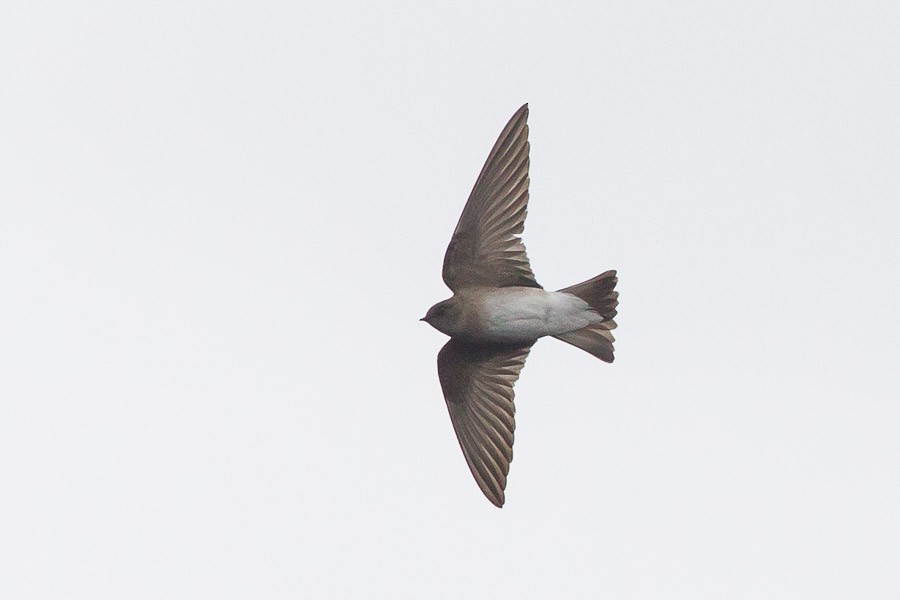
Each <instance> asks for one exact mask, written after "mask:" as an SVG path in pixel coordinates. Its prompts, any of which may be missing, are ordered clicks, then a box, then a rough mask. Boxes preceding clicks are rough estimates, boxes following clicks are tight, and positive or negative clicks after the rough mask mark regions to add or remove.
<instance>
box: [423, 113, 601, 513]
mask: <svg viewBox="0 0 900 600" xmlns="http://www.w3.org/2000/svg"><path fill="white" fill-rule="evenodd" d="M528 150H529V144H528V105H527V104H525V105H524V106H522V107H521V108H520V109H519V110H518V111H516V114H514V115H513V116H512V118H511V119H510V120H509V123H507V124H506V127H505V128H504V129H503V132H502V133H501V134H500V137H499V138H497V142H496V143H495V144H494V148H493V149H492V150H491V153H490V154H489V155H488V157H487V160H486V161H485V163H484V167H482V169H481V173H480V174H479V175H478V179H477V181H476V182H475V187H473V188H472V193H471V194H470V195H469V199H468V201H467V202H466V206H465V208H463V212H462V215H461V216H460V218H459V223H457V225H456V230H455V231H454V232H453V237H452V238H451V240H450V245H449V246H448V247H447V253H446V254H445V255H444V270H443V278H444V283H446V284H447V287H449V288H450V289H451V290H452V291H453V297H451V298H449V299H447V300H443V301H441V302H438V303H437V304H435V305H434V306H432V307H431V308H429V309H428V313H427V314H426V315H425V317H423V318H422V320H423V321H425V322H427V323H428V324H429V325H431V326H432V327H434V328H435V329H437V330H438V331H440V332H442V333H445V334H447V335H449V336H450V341H448V342H447V343H446V344H445V345H444V347H443V348H441V351H440V352H439V353H438V360H437V363H438V365H437V366H438V378H439V379H440V382H441V389H442V390H443V392H444V399H445V400H446V402H447V408H448V409H449V410H450V420H451V421H452V422H453V429H454V430H455V431H456V438H457V440H459V445H460V447H461V448H462V451H463V455H464V456H465V458H466V462H467V463H468V465H469V470H471V471H472V475H473V476H474V477H475V481H476V482H477V483H478V487H480V488H481V491H482V492H484V495H485V496H487V499H488V500H490V501H491V502H492V503H493V504H494V505H495V506H498V507H502V506H503V503H504V502H505V500H506V498H505V490H506V477H507V475H508V474H509V463H510V461H512V446H513V436H514V432H515V428H516V421H515V405H514V404H513V398H514V394H513V385H514V384H515V382H516V380H517V379H518V378H519V372H520V371H521V370H522V367H523V366H524V364H525V359H526V358H527V357H528V352H529V351H530V350H531V346H532V345H534V343H535V342H536V341H537V339H538V338H541V337H544V336H548V335H549V336H553V337H555V338H557V339H560V340H562V341H564V342H568V343H569V344H572V345H573V346H576V347H577V348H581V349H582V350H584V351H586V352H589V353H590V354H593V355H594V356H596V357H597V358H599V359H600V360H602V361H605V362H612V361H613V341H614V338H613V336H612V333H611V332H610V330H612V329H615V327H616V322H615V321H614V320H613V318H614V317H615V316H616V306H618V296H619V293H618V292H616V291H615V287H616V282H617V281H618V280H617V279H616V272H615V271H606V272H605V273H601V274H600V275H597V276H596V277H593V278H592V279H588V280H587V281H584V282H582V283H579V284H576V285H573V286H570V287H567V288H564V289H561V290H559V291H556V292H548V291H546V290H544V289H543V288H542V287H541V286H540V285H539V284H538V282H537V281H536V280H535V278H534V273H532V272H531V265H530V264H529V262H528V256H527V255H526V254H525V246H524V245H523V244H522V240H521V239H520V237H519V235H520V234H521V233H522V231H523V230H524V226H525V213H526V210H527V207H528V166H529V158H528Z"/></svg>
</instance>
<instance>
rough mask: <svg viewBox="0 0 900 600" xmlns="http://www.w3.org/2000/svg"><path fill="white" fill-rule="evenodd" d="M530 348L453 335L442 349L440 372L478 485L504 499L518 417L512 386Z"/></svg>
mask: <svg viewBox="0 0 900 600" xmlns="http://www.w3.org/2000/svg"><path fill="white" fill-rule="evenodd" d="M530 350H531V344H527V345H520V346H483V345H475V344H467V343H464V342H460V341H458V340H452V339H451V340H450V341H449V342H447V343H446V344H445V345H444V347H443V348H442V349H441V351H440V353H439V354H438V376H439V378H440V381H441V388H442V389H443V391H444V398H445V400H446V401H447V408H448V410H449V412H450V420H451V422H452V423H453V429H454V431H455V432H456V439H457V440H458V441H459V446H460V448H462V451H463V456H465V459H466V463H467V464H468V465H469V470H470V471H471V472H472V476H473V477H474V478H475V481H476V483H477V484H478V487H479V488H481V491H482V492H483V493H484V495H485V496H486V497H487V498H488V500H490V501H491V502H492V503H493V504H495V505H496V506H503V503H504V501H505V489H506V478H507V475H508V474H509V464H510V462H511V461H512V446H513V441H514V439H515V429H516V419H515V412H516V408H515V404H514V403H513V400H514V393H513V385H514V384H515V382H516V380H517V379H518V378H519V373H520V372H521V371H522V367H523V366H524V364H525V359H526V358H527V357H528V352H529V351H530Z"/></svg>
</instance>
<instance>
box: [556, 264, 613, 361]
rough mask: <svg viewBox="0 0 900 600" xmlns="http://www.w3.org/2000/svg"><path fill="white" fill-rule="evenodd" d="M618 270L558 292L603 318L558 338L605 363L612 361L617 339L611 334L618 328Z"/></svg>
mask: <svg viewBox="0 0 900 600" xmlns="http://www.w3.org/2000/svg"><path fill="white" fill-rule="evenodd" d="M618 281H619V280H618V278H617V277H616V272H615V271H607V272H606V273H601V274H600V275H597V276H596V277H593V278H591V279H588V280H587V281H584V282H582V283H579V284H576V285H573V286H570V287H567V288H564V289H562V290H559V291H561V292H566V293H569V294H572V295H574V296H578V297H579V298H581V299H582V300H584V301H585V302H587V303H588V304H589V305H590V307H591V308H593V309H594V310H595V311H597V313H598V314H599V315H600V316H601V317H603V322H601V323H597V324H596V325H589V326H588V327H584V328H582V329H577V330H575V331H570V332H568V333H564V334H562V335H558V336H556V338H557V339H560V340H562V341H564V342H567V343H569V344H572V345H573V346H575V347H576V348H581V349H582V350H584V351H585V352H588V353H589V354H593V355H594V356H596V357H597V358H599V359H600V360H602V361H605V362H612V361H613V358H614V356H613V350H614V349H613V342H614V341H615V338H614V337H613V335H612V333H611V332H610V330H611V329H615V328H616V322H615V321H614V320H613V319H614V318H615V316H616V314H617V311H616V307H617V306H618V305H619V292H617V291H616V290H615V287H616V283H617V282H618Z"/></svg>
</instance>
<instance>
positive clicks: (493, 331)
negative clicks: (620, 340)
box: [426, 286, 603, 344]
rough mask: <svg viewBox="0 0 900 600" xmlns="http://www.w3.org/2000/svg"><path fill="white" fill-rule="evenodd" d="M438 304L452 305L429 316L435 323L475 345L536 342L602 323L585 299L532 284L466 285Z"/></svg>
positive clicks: (451, 335) (601, 318)
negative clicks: (499, 286)
mask: <svg viewBox="0 0 900 600" xmlns="http://www.w3.org/2000/svg"><path fill="white" fill-rule="evenodd" d="M437 306H442V307H443V306H446V307H447V309H446V310H444V311H440V310H439V311H438V312H440V314H439V315H434V316H433V318H431V319H430V320H429V323H430V324H431V326H432V327H434V328H435V329H437V330H438V331H440V332H442V333H446V334H447V335H449V336H450V337H452V338H455V339H460V340H463V341H466V342H471V343H476V344H515V343H525V342H534V341H535V340H537V339H538V338H542V337H544V336H548V335H560V334H564V333H568V332H570V331H575V330H577V329H583V328H584V327H588V326H589V325H597V324H599V323H602V322H603V317H602V316H600V315H599V314H597V312H596V311H594V310H593V309H592V308H591V306H590V305H589V304H588V303H587V302H585V301H584V300H582V299H581V298H579V297H577V296H575V295H573V294H569V293H566V292H548V291H546V290H543V289H541V288H533V287H502V288H489V287H481V286H478V287H470V288H463V289H461V290H459V291H458V292H457V293H456V294H454V295H453V297H452V298H450V299H448V300H445V301H444V302H443V303H438V305H437ZM428 318H429V317H428V316H427V315H426V319H428Z"/></svg>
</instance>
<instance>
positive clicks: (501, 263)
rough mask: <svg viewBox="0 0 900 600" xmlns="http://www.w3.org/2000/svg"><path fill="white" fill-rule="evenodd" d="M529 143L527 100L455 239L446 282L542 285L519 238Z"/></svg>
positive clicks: (488, 164)
mask: <svg viewBox="0 0 900 600" xmlns="http://www.w3.org/2000/svg"><path fill="white" fill-rule="evenodd" d="M529 148H530V146H529V144H528V105H527V104H526V105H524V106H522V107H521V108H520V109H519V110H518V111H517V112H516V114H514V115H513V117H512V118H511V119H510V120H509V123H507V124H506V127H505V128H504V129H503V131H502V132H501V133H500V137H499V138H497V142H496V143H495V144H494V148H493V149H492V150H491V153H490V154H489V155H488V158H487V160H486V161H485V163H484V167H482V169H481V173H480V174H479V175H478V179H477V180H476V182H475V186H474V187H473V188H472V193H471V194H469V199H468V201H467V202H466V206H465V208H463V212H462V215H460V217H459V222H458V223H457V225H456V229H455V230H454V232H453V237H452V238H451V239H450V245H449V246H448V247H447V252H446V254H445V255H444V282H445V283H446V284H447V286H448V287H449V288H450V289H451V290H453V291H456V290H457V289H459V288H462V287H466V286H471V285H485V286H491V287H507V286H525V287H537V288H539V287H541V286H540V285H538V283H537V281H536V280H535V278H534V273H533V272H532V271H531V264H530V263H529V261H528V255H527V254H526V252H525V245H524V244H523V243H522V240H521V238H520V237H519V235H520V234H521V233H522V231H524V229H525V216H526V214H527V212H528V184H529V179H528V166H529V157H528V153H529Z"/></svg>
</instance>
